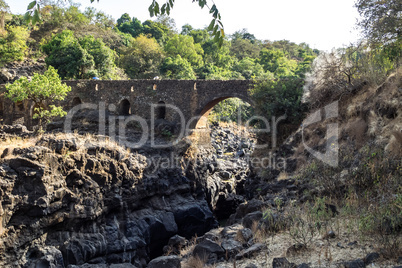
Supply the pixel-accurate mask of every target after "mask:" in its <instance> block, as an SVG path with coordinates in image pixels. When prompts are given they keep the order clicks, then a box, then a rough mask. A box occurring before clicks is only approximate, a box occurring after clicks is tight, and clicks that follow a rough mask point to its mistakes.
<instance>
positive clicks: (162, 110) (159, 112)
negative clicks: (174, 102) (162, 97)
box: [156, 101, 166, 119]
mask: <svg viewBox="0 0 402 268" xmlns="http://www.w3.org/2000/svg"><path fill="white" fill-rule="evenodd" d="M156 119H166V103H165V102H164V101H159V102H158V105H157V106H156Z"/></svg>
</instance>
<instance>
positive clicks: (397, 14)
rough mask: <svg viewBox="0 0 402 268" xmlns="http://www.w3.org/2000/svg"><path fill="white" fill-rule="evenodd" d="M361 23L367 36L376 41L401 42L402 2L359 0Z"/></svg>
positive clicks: (395, 0) (357, 5) (358, 8)
mask: <svg viewBox="0 0 402 268" xmlns="http://www.w3.org/2000/svg"><path fill="white" fill-rule="evenodd" d="M356 7H357V10H358V12H359V14H360V16H361V19H360V22H359V25H360V26H361V27H362V30H363V33H364V34H365V36H366V38H367V39H368V40H370V41H371V42H374V43H381V44H388V43H394V42H401V41H402V40H401V25H402V17H401V2H400V1H398V0H383V1H370V0H358V1H357V2H356Z"/></svg>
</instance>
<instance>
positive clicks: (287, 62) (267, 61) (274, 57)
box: [259, 48, 297, 77]
mask: <svg viewBox="0 0 402 268" xmlns="http://www.w3.org/2000/svg"><path fill="white" fill-rule="evenodd" d="M259 62H260V64H261V65H262V66H263V67H264V70H265V71H269V72H271V73H275V75H276V76H277V77H281V76H290V75H293V74H294V72H295V70H296V68H297V62H296V61H295V60H291V59H288V58H287V57H285V54H284V53H283V51H281V50H279V49H275V48H273V49H270V50H268V49H266V48H264V49H262V50H261V52H260V59H259Z"/></svg>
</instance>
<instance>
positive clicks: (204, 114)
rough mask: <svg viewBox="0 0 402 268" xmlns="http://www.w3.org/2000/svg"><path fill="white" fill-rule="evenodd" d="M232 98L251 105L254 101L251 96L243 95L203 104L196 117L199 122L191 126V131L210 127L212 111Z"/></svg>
mask: <svg viewBox="0 0 402 268" xmlns="http://www.w3.org/2000/svg"><path fill="white" fill-rule="evenodd" d="M230 98H239V99H241V100H242V101H244V102H247V103H249V104H250V105H252V100H251V99H250V97H249V96H242V95H233V96H222V97H216V98H214V99H212V100H210V101H208V102H206V103H205V104H201V106H200V107H199V108H198V109H197V111H196V117H198V120H194V122H192V124H190V128H191V129H202V128H206V127H207V126H208V116H209V114H210V112H211V111H212V109H213V108H214V107H215V105H217V104H218V103H220V102H221V101H223V100H226V99H230Z"/></svg>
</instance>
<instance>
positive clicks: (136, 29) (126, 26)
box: [117, 13, 144, 37]
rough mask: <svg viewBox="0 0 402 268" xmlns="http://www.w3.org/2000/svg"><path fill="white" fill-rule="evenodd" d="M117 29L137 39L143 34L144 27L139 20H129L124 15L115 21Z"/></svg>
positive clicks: (128, 16) (127, 16)
mask: <svg viewBox="0 0 402 268" xmlns="http://www.w3.org/2000/svg"><path fill="white" fill-rule="evenodd" d="M117 29H119V30H120V31H121V32H122V33H128V34H131V36H133V37H137V36H139V35H140V34H142V33H144V27H143V26H142V23H141V21H140V20H139V19H137V18H135V17H133V19H131V18H130V15H128V14H127V13H124V14H123V15H121V17H120V18H119V19H118V20H117Z"/></svg>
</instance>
